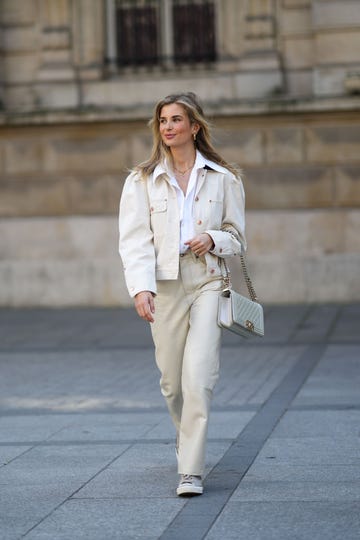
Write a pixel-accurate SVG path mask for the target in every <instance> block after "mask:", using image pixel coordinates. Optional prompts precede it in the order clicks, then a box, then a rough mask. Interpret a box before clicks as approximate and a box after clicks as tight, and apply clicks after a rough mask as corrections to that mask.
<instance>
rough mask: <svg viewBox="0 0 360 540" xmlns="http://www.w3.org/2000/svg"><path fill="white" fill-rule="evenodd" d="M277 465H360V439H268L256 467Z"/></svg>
mask: <svg viewBox="0 0 360 540" xmlns="http://www.w3.org/2000/svg"><path fill="white" fill-rule="evenodd" d="M264 462H265V463H267V464H268V465H269V466H271V465H272V464H273V465H274V466H276V463H277V462H280V464H281V463H294V464H296V465H297V466H301V465H307V464H312V465H315V466H316V465H327V464H328V465H343V464H345V463H346V464H347V465H360V440H359V437H357V436H355V437H350V436H349V437H341V438H340V437H339V438H334V437H307V438H301V439H300V438H294V439H291V438H290V437H287V438H286V440H284V439H283V438H281V439H277V438H276V436H273V437H271V438H269V439H268V440H267V442H266V444H265V445H264V447H263V448H262V450H261V451H260V453H259V454H258V456H257V463H259V464H261V463H264Z"/></svg>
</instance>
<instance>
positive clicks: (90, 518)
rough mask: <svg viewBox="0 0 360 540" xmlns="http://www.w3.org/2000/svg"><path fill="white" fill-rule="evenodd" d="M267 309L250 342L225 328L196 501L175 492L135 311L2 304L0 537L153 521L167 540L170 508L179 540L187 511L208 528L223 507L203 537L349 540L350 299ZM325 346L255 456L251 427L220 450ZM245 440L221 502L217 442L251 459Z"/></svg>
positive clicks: (118, 533)
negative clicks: (244, 460)
mask: <svg viewBox="0 0 360 540" xmlns="http://www.w3.org/2000/svg"><path fill="white" fill-rule="evenodd" d="M265 313H266V332H267V335H266V337H265V339H264V340H259V341H255V340H254V341H246V340H243V339H241V338H239V337H237V336H232V335H231V334H230V333H229V332H224V346H223V348H222V355H221V374H220V380H219V383H218V385H217V387H216V390H215V396H214V401H213V410H212V414H211V421H210V427H209V444H208V452H207V474H208V473H210V474H209V476H208V478H207V479H206V481H205V488H206V489H205V494H204V496H203V497H201V498H198V499H195V500H191V501H189V502H188V503H186V501H184V500H180V499H178V498H177V497H176V495H175V487H176V484H177V480H178V477H177V472H176V458H175V452H174V429H173V427H172V425H171V422H170V420H169V416H168V413H167V410H166V406H165V402H164V400H163V398H162V396H161V394H160V389H159V372H158V370H157V368H156V365H155V362H154V354H153V347H152V344H151V337H150V334H149V327H148V325H146V324H144V323H143V322H142V321H141V320H140V319H139V318H138V317H137V316H136V314H135V313H134V311H133V310H118V309H109V310H108V309H94V310H93V309H75V310H1V309H0V351H2V352H0V371H1V374H2V376H1V379H0V412H1V413H2V416H0V537H1V540H15V539H16V540H19V538H20V537H22V535H23V534H25V532H26V531H28V530H29V529H31V528H32V527H34V526H35V528H34V529H33V530H32V531H31V532H30V533H29V534H28V535H26V536H25V538H30V539H33V540H34V539H36V538H39V539H49V540H50V539H51V540H58V539H59V540H64V539H66V540H78V539H80V540H81V538H87V539H89V540H92V538H94V539H95V538H96V540H103V539H104V540H113V539H117V538H121V539H122V538H126V539H132V538H146V539H150V538H159V536H161V534H162V533H163V531H164V530H167V531H168V532H169V533H170V534H168V536H167V538H172V539H173V538H176V540H178V538H179V537H178V536H176V535H177V532H176V530H174V528H173V529H172V527H173V526H172V525H171V523H172V521H173V519H174V518H175V516H176V515H177V514H178V513H179V512H181V513H180V514H179V517H180V522H179V521H178V520H176V521H175V522H174V523H175V524H176V523H178V524H179V523H180V525H181V519H182V517H181V516H185V515H186V516H187V517H188V518H189V517H190V518H191V519H190V521H185V522H183V523H184V527H183V529H182V532H184V531H185V532H186V534H185V535H183V536H182V537H181V540H183V538H191V540H198V538H200V536H199V535H198V536H196V535H197V533H198V531H200V529H197V528H196V527H193V526H192V525H194V523H196V522H197V521H198V519H199V514H198V511H197V508H201V512H202V516H200V519H202V517H203V516H206V523H207V525H206V526H207V527H210V528H211V527H212V523H213V521H214V519H215V517H216V516H215V515H214V510H215V509H216V508H217V509H218V510H216V511H221V509H222V508H223V506H222V505H225V506H224V508H223V510H222V512H221V514H220V516H219V519H217V520H216V522H215V524H214V526H213V527H212V528H211V530H210V531H209V533H208V535H207V538H210V539H212V540H214V539H216V540H217V539H220V538H221V540H232V538H236V539H237V540H238V539H240V540H241V538H246V540H249V538H251V539H252V540H257V539H259V540H263V539H264V540H271V539H272V538H276V539H277V540H283V539H284V540H288V538H289V540H290V539H291V540H292V539H293V538H294V539H296V540H298V539H300V540H302V539H303V538H304V539H305V538H306V540H308V539H309V538H311V539H315V540H318V539H319V540H320V538H321V540H323V539H324V538H326V539H327V540H332V539H337V538H339V539H340V538H341V540H345V539H346V540H352V538H355V537H356V538H358V534H357V535H356V536H354V531H356V533H358V531H359V530H360V529H359V512H358V509H359V491H360V490H358V489H357V488H358V486H359V485H360V467H359V456H360V452H359V427H358V426H359V414H360V395H359V390H358V389H359V387H360V350H359V345H357V344H358V342H359V336H357V334H360V333H359V332H358V329H356V328H355V323H354V321H355V318H356V317H357V321H358V320H359V317H358V315H359V314H360V305H356V306H335V305H333V306H329V305H328V306H280V307H276V306H268V307H266V309H265ZM323 342H325V343H326V342H327V343H329V342H330V343H332V344H330V345H329V346H328V347H327V349H326V351H325V353H324V354H323V357H322V360H321V362H320V363H319V364H318V365H317V367H316V368H315V369H314V370H313V371H312V373H311V374H310V376H309V378H308V379H307V380H306V381H305V383H304V385H303V387H302V388H301V390H300V392H299V393H298V395H297V397H296V399H295V400H294V401H292V403H291V405H290V409H288V411H287V412H285V414H284V416H283V417H282V419H281V420H280V422H279V424H278V425H277V426H276V427H275V429H274V430H273V432H272V434H271V435H270V437H269V438H268V439H267V441H266V443H265V444H264V446H263V447H262V449H261V451H260V452H259V454H258V455H256V452H257V450H258V448H259V444H258V445H257V446H256V442H257V441H258V439H257V435H258V434H257V432H256V430H255V432H254V433H253V434H252V436H253V439H254V440H252V439H251V438H250V439H246V440H247V441H248V447H243V446H241V444H240V445H236V444H235V445H232V440H233V439H234V438H236V437H237V435H238V434H239V433H240V432H242V430H243V429H244V428H245V429H246V426H248V424H249V422H250V420H251V419H254V420H256V419H257V418H258V419H259V421H258V422H255V424H254V425H255V426H256V427H257V429H258V430H259V431H261V429H262V427H263V426H264V422H265V423H266V421H267V419H268V416H267V415H266V414H261V411H264V410H268V409H269V410H270V409H271V407H272V406H274V407H275V408H276V406H277V405H278V403H277V402H276V399H275V401H274V399H272V400H270V401H267V400H268V398H269V396H271V395H272V392H274V390H275V394H273V395H275V396H276V395H277V393H276V389H277V388H278V387H279V385H280V383H281V382H282V381H287V380H288V378H286V379H285V377H286V376H287V374H290V378H289V381H290V382H291V380H292V379H291V374H292V369H293V367H294V366H295V364H296V363H297V361H298V359H299V358H300V355H303V354H304V353H305V356H306V351H307V350H308V349H307V346H308V344H309V343H318V344H319V345H318V346H317V345H316V346H315V347H312V349H311V350H312V355H313V358H314V360H316V354H317V353H316V351H319V354H320V350H321V352H322V351H323V350H324V346H323V345H322V343H323ZM304 358H305V357H304ZM305 360H306V358H305ZM290 382H289V384H290ZM290 386H291V385H290ZM281 388H282V390H283V394H281V396H282V399H284V400H286V395H287V394H286V392H287V390H286V388H285V386H284V385H282V386H281ZM290 390H291V389H290ZM290 390H289V392H290ZM292 395H293V394H292ZM263 405H265V406H264V407H263ZM267 407H268V409H267ZM342 407H343V408H346V407H350V409H349V410H344V409H341V408H342ZM271 410H272V409H271ZM270 412H271V411H270ZM261 422H263V423H262V424H261ZM244 433H245V432H244ZM251 441H252V442H251ZM32 443H36V445H35V446H34V447H30V444H32ZM251 444H252V445H253V447H254V448H255V447H256V449H257V450H256V452H255V454H254V457H255V461H254V462H253V463H252V465H251V466H250V468H249V470H248V471H247V473H246V474H245V477H244V478H243V480H242V481H241V482H240V484H239V486H238V487H237V489H235V492H234V493H233V496H232V497H230V499H229V500H228V497H229V496H230V493H229V495H228V494H227V493H228V492H227V491H226V490H227V487H228V484H227V482H226V478H224V477H222V476H221V474H220V477H219V475H218V476H217V473H216V471H217V470H219V471H222V472H223V474H224V475H225V476H226V475H231V478H233V477H234V475H237V476H236V478H239V479H240V477H241V476H240V475H239V471H237V470H232V469H231V463H232V464H234V463H235V461H236V460H235V461H234V460H233V461H232V462H228V461H226V459H225V458H224V460H223V461H220V465H221V464H223V465H222V468H221V467H220V469H217V468H216V466H217V464H218V462H219V460H222V458H223V456H224V455H226V451H227V450H228V449H230V450H229V451H230V453H231V452H239V453H240V454H241V455H240V457H241V456H243V455H251V456H252V453H251V452H252V450H253V447H250V446H251ZM262 444H263V442H261V444H260V446H261V445H262ZM254 445H255V446H254ZM231 455H233V454H231ZM238 461H239V460H238ZM238 461H237V462H236V463H238ZM240 461H241V460H240ZM2 463H4V464H3V466H1V464H2ZM5 463H6V464H5ZM244 473H245V470H244ZM211 474H213V476H211ZM235 486H236V482H235V483H234V482H233V487H232V489H234V488H235ZM220 498H221V501H224V502H223V503H221V504H222V505H220V506H219V505H217V506H216V505H215V504H214V503H215V500H220ZM226 501H227V502H226ZM191 524H192V525H191ZM206 530H207V529H206ZM171 531H172V534H171ZM201 538H203V536H201Z"/></svg>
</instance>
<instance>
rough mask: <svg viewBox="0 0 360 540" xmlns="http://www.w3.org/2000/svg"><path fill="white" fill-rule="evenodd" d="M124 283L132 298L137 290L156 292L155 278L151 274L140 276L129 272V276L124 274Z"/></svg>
mask: <svg viewBox="0 0 360 540" xmlns="http://www.w3.org/2000/svg"><path fill="white" fill-rule="evenodd" d="M125 280H126V285H127V288H128V291H129V295H130V296H131V298H134V297H135V296H136V295H137V294H138V293H139V292H142V291H150V292H151V293H153V294H154V295H156V293H157V287H156V280H155V277H154V276H153V275H145V276H144V274H141V276H140V275H139V276H137V275H134V273H132V274H131V276H129V277H128V276H126V275H125Z"/></svg>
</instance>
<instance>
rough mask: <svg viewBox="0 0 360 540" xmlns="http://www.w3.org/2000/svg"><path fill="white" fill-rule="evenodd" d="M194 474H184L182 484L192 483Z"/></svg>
mask: <svg viewBox="0 0 360 540" xmlns="http://www.w3.org/2000/svg"><path fill="white" fill-rule="evenodd" d="M193 478H194V476H193V475H192V474H183V476H182V482H181V483H182V484H189V483H190V484H191V483H192V481H193Z"/></svg>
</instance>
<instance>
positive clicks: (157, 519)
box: [26, 498, 184, 540]
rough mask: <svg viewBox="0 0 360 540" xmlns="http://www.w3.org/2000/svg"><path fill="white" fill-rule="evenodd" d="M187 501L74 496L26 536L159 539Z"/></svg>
mask: <svg viewBox="0 0 360 540" xmlns="http://www.w3.org/2000/svg"><path fill="white" fill-rule="evenodd" d="M183 505H184V501H183V500H181V499H179V498H172V499H168V498H166V499H161V498H159V499H154V498H152V499H131V500H126V499H125V500H124V499H111V500H101V499H91V500H81V499H72V500H70V501H68V502H66V504H64V505H63V506H61V507H60V508H59V509H57V510H56V511H55V512H54V513H53V514H52V515H51V516H49V517H48V518H47V519H46V520H45V521H43V522H42V523H41V524H40V525H38V526H37V527H36V528H35V529H34V530H33V531H32V532H30V533H29V534H28V535H27V536H26V538H27V539H28V540H70V539H71V540H72V539H76V540H110V539H111V540H135V539H136V540H142V539H143V540H155V539H158V538H159V536H160V535H161V533H162V532H163V530H164V529H165V528H166V526H167V525H168V524H169V523H170V522H171V521H172V519H173V518H174V516H175V515H176V514H177V512H178V511H179V510H180V509H181V507H182V506H183ZM89 516H91V519H89Z"/></svg>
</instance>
